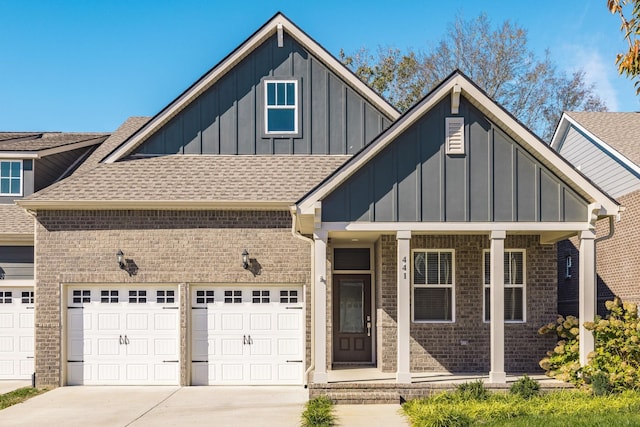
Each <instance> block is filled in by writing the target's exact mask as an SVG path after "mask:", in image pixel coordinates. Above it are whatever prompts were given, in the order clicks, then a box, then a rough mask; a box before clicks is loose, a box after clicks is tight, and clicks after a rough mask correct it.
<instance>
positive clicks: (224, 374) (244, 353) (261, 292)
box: [191, 287, 304, 385]
mask: <svg viewBox="0 0 640 427" xmlns="http://www.w3.org/2000/svg"><path fill="white" fill-rule="evenodd" d="M191 300H192V309H191V315H192V324H191V329H192V368H191V374H192V384H193V385H214V384H228V385H242V384H252V385H254V384H255V385H257V384H264V385H267V384H279V385H288V384H302V381H303V374H304V362H303V361H304V357H303V354H304V310H303V299H302V289H301V288H300V287H286V288H283V287H253V288H233V287H193V288H192V291H191Z"/></svg>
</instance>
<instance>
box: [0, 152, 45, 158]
mask: <svg viewBox="0 0 640 427" xmlns="http://www.w3.org/2000/svg"><path fill="white" fill-rule="evenodd" d="M38 158H40V155H39V154H38V152H37V151H2V152H0V159H38Z"/></svg>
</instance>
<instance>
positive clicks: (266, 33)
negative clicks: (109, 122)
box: [104, 14, 400, 163]
mask: <svg viewBox="0 0 640 427" xmlns="http://www.w3.org/2000/svg"><path fill="white" fill-rule="evenodd" d="M278 25H281V26H282V27H284V30H285V31H286V32H287V33H288V34H289V35H290V36H292V37H293V38H294V39H295V40H296V41H298V42H299V43H301V44H302V45H303V46H304V47H306V48H307V49H309V51H311V52H312V53H313V54H314V55H316V56H317V57H318V58H320V59H321V61H322V62H323V63H324V64H325V65H327V66H328V67H329V68H330V69H331V70H332V71H334V72H335V73H337V74H338V75H339V76H340V77H342V78H343V79H344V80H345V81H346V82H347V83H349V84H350V85H351V86H353V87H354V88H355V89H356V90H357V91H358V92H360V93H361V94H362V95H363V96H364V97H366V98H367V99H368V100H369V101H371V102H372V103H374V104H375V105H377V106H378V107H379V108H380V109H381V110H382V111H384V112H385V113H386V114H387V115H388V116H389V118H390V119H391V120H392V121H393V120H395V119H397V118H398V117H399V116H400V113H399V112H398V111H397V110H396V109H395V108H394V107H393V106H391V104H389V103H388V102H387V101H385V100H384V99H383V98H382V97H381V96H380V95H378V94H377V93H376V92H375V91H374V90H373V89H371V88H370V87H369V86H367V85H366V84H365V83H364V82H362V81H361V80H360V79H358V77H356V75H355V74H353V73H351V72H349V71H348V70H347V69H346V67H345V66H344V65H342V64H341V63H340V62H339V61H338V60H336V59H335V58H334V57H333V56H332V55H330V54H329V53H328V52H327V51H326V50H325V49H324V48H322V47H321V46H320V45H318V44H317V43H316V42H314V41H313V40H312V39H311V38H310V37H308V36H307V35H306V34H304V33H303V32H302V31H300V30H299V29H298V28H297V27H296V26H295V25H294V24H293V23H292V22H291V21H289V20H288V19H287V18H285V17H284V16H283V15H282V14H277V15H276V16H275V17H274V18H273V19H272V20H271V21H269V22H268V23H267V24H265V25H264V26H263V27H262V29H260V30H259V31H258V32H257V33H255V34H254V35H253V36H252V37H251V38H250V39H249V40H247V41H246V42H245V43H244V44H242V45H241V46H240V47H239V48H238V49H236V50H235V51H234V52H233V53H232V54H231V55H230V56H229V57H227V58H226V59H225V60H224V61H223V62H221V63H220V64H218V66H216V67H215V68H214V69H213V70H211V72H210V73H209V74H208V75H206V76H204V77H203V78H202V79H200V81H198V82H196V83H195V84H194V85H193V87H191V88H190V89H188V90H187V91H186V92H184V93H183V94H182V95H180V96H179V97H178V98H177V99H176V100H174V101H173V102H172V103H171V104H169V106H168V107H166V108H165V109H164V110H163V111H162V112H161V113H160V114H159V115H158V116H156V117H154V118H153V119H152V120H151V121H150V122H148V123H147V124H146V125H145V126H143V127H142V129H140V130H139V131H138V132H137V133H136V134H134V135H133V136H132V137H131V138H130V139H129V140H128V141H127V142H126V143H125V144H124V145H122V146H120V147H119V148H118V149H116V150H115V151H113V152H112V153H111V154H109V156H107V157H106V158H105V160H104V163H113V162H115V161H117V160H119V159H121V158H122V157H124V156H126V155H127V154H128V153H129V152H130V151H132V150H133V149H134V148H135V147H137V146H138V145H139V144H140V143H141V142H143V141H144V140H145V139H147V138H148V137H149V136H150V135H151V134H153V133H155V132H156V131H157V130H158V129H159V128H160V127H161V126H163V125H164V124H165V123H166V122H168V121H169V120H170V119H171V118H173V117H174V116H175V115H176V114H178V113H179V112H180V111H181V110H183V109H184V108H185V107H186V106H187V105H189V104H190V103H191V101H193V100H194V99H195V98H196V97H197V96H198V95H200V94H201V93H202V92H204V91H205V90H207V89H208V88H209V87H211V85H213V84H214V83H215V82H216V81H218V80H219V79H220V78H221V77H222V76H224V75H225V74H226V73H227V72H229V70H231V69H232V68H233V67H234V66H235V65H236V64H238V63H239V62H240V61H241V60H242V59H244V58H245V57H246V56H247V55H249V53H251V52H252V51H253V50H255V48H257V47H258V46H259V45H260V44H261V43H262V42H263V41H264V40H266V39H267V38H269V37H270V36H271V35H273V34H275V33H276V31H277V28H278Z"/></svg>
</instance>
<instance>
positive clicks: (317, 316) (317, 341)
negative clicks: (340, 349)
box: [312, 230, 328, 383]
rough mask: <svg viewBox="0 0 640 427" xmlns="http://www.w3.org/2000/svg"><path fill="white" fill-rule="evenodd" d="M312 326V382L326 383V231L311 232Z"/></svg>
mask: <svg viewBox="0 0 640 427" xmlns="http://www.w3.org/2000/svg"><path fill="white" fill-rule="evenodd" d="M313 241H314V245H313V275H314V277H313V304H312V306H313V327H314V330H313V332H314V339H313V341H314V342H313V345H314V347H313V348H314V353H313V359H314V363H315V365H316V366H315V370H314V371H313V382H314V383H326V382H328V377H327V277H326V275H327V232H326V231H324V230H316V231H315V232H314V233H313Z"/></svg>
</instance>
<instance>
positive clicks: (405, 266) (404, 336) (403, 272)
mask: <svg viewBox="0 0 640 427" xmlns="http://www.w3.org/2000/svg"><path fill="white" fill-rule="evenodd" d="M396 239H397V242H398V267H397V271H398V290H397V292H398V296H397V327H398V343H397V351H398V353H397V354H398V361H397V362H398V363H397V365H398V366H397V371H396V382H398V383H402V384H408V383H411V368H410V360H411V356H410V328H411V271H410V270H409V269H410V268H411V267H410V266H411V259H410V258H411V254H410V248H411V231H398V233H397V235H396Z"/></svg>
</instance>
